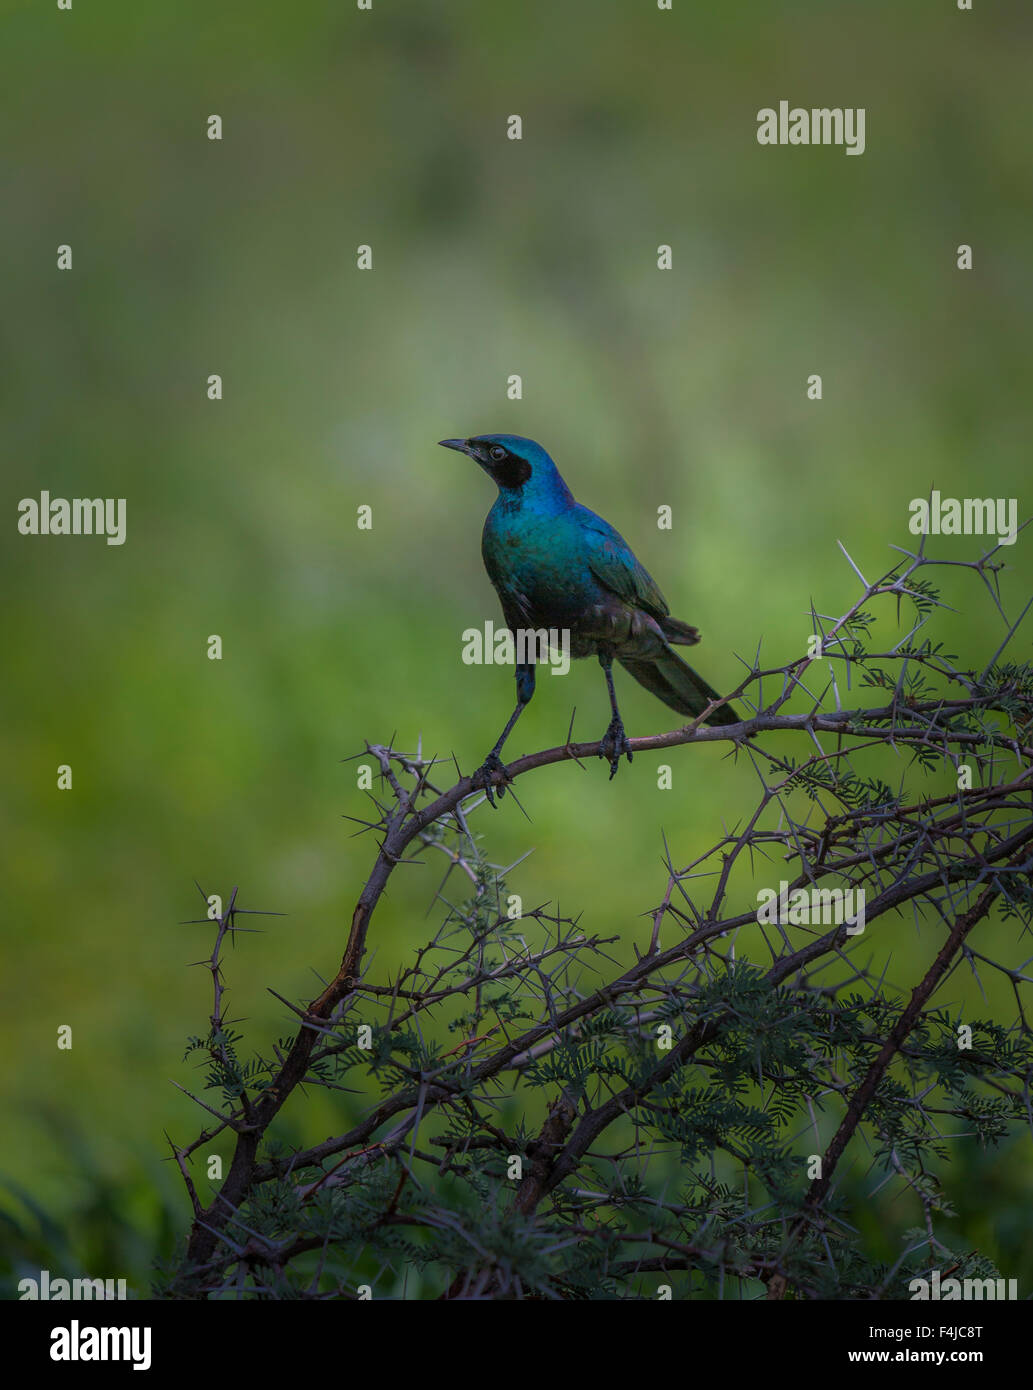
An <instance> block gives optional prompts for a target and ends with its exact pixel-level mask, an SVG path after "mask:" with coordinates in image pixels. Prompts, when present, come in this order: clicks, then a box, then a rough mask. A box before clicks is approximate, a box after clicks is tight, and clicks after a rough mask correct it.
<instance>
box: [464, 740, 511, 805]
mask: <svg viewBox="0 0 1033 1390" xmlns="http://www.w3.org/2000/svg"><path fill="white" fill-rule="evenodd" d="M512 780H513V779H512V777H510V775H509V773H508V772H507V771H506V764H505V763H504V762H503V761H502V759H501V758H500V757H499V755H498V754H497V753H489V754H488V756H487V757H486V758H485V760H484V762H483V763H482V764H481V765H480V767H479V768H478V769H477V771H476V772H475V773H474V775H473V776H472V777H471V778H470V781H471V783H472V785H473V786H475V787H479V788H481V787H482V788H483V789H484V795H485V796H486V797H487V799H488V805H489V806H494V805H495V797H494V795H493V791H492V789H493V787H494V786H496V785H497V786H498V793H499V800H500V801H501V800H502V798H503V797H504V796H505V795H506V787H507V786H508V785H509V783H510V782H512Z"/></svg>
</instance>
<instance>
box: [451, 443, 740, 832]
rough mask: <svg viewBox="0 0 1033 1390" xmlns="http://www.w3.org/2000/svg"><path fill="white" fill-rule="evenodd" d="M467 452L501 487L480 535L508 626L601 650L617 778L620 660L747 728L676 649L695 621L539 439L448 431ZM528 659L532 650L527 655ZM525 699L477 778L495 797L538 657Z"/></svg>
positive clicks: (523, 678) (675, 698) (524, 669)
mask: <svg viewBox="0 0 1033 1390" xmlns="http://www.w3.org/2000/svg"><path fill="white" fill-rule="evenodd" d="M438 442H439V444H440V445H441V446H442V448H445V449H455V450H456V451H457V452H459V453H461V454H466V455H467V456H468V457H469V458H471V459H472V460H473V461H474V462H475V463H477V464H479V465H480V467H481V468H482V469H483V470H484V472H485V473H487V475H488V477H489V478H490V479H491V480H492V482H494V483H495V484H496V486H497V487H498V496H497V498H496V499H495V504H494V506H493V507H492V508H491V510H490V511H489V513H488V516H487V518H486V520H485V523H484V531H483V534H482V537H481V555H482V557H483V560H484V567H485V569H486V570H487V572H488V577H489V579H490V580H491V582H492V584H493V586H494V588H495V591H496V593H497V594H498V596H499V599H500V600H501V603H502V613H503V617H504V618H505V621H506V626H507V627H508V628H509V630H510V631H511V632H512V633H513V634H514V636H515V635H516V633H517V632H518V630H520V629H523V630H525V631H527V630H530V629H541V628H547V629H548V628H552V629H558V630H561V631H563V630H565V631H566V632H567V633H569V642H570V655H571V656H572V657H574V658H579V657H587V656H593V655H594V656H597V657H598V659H599V664H600V665H601V666H602V668H603V672H604V674H605V676H606V687H607V691H608V693H609V697H610V709H611V711H612V714H613V717H612V719H611V720H610V724H609V727H608V728H607V730H606V733H605V735H604V736H603V739H602V741H601V743H600V752H599V756H600V757H602V758H604V759H606V760H607V761H608V762H609V764H610V780H611V781H612V780H613V778H614V776H615V775H616V773H617V769H618V767H619V766H620V760H621V756H622V754H624V755H626V756H627V759H628V762H629V763H630V762H631V760H632V752H631V745H630V743H629V742H628V738H627V735H626V733H625V731H624V722H623V720H622V719H621V715H620V710H619V708H618V705H617V695H616V692H615V690H614V685H613V663H614V661H615V660H616V661H617V662H619V663H620V665H621V666H623V667H624V669H625V670H626V671H627V672H628V674H629V675H631V676H633V677H634V679H635V680H636V681H638V683H639V684H640V685H643V686H645V688H646V689H647V690H649V691H651V692H652V694H654V695H656V696H657V697H658V698H659V699H661V700H662V701H663V702H664V704H665V705H668V706H669V707H670V708H671V709H673V710H676V711H677V712H678V713H679V714H685V715H691V716H693V717H695V716H698V715H701V714H702V713H703V712H704V711H705V710H707V709H708V708H709V707H710V706H711V705H712V704H715V702H719V703H716V707H715V708H713V709H710V710H709V713H708V714H707V717H706V722H707V723H708V724H723V725H727V724H737V723H739V722H740V719H741V716H740V715H739V714H738V713H737V711H736V710H735V709H734V708H733V707H732V706H731V705H730V704H728V703H727V701H722V697H721V696H720V695H719V694H718V693H717V691H716V690H714V689H713V688H712V687H711V686H710V685H708V684H707V682H706V681H705V680H704V679H703V677H702V676H700V675H698V674H697V673H696V672H695V671H694V670H693V669H692V667H691V666H689V665H687V663H686V662H684V661H683V660H682V659H681V657H680V656H679V655H678V654H677V653H676V652H675V651H674V647H675V646H687V647H691V646H694V645H695V644H696V643H697V642H698V641H699V640H700V633H699V631H698V629H697V628H695V627H692V626H691V625H690V624H688V623H683V622H680V621H679V620H678V619H677V618H672V617H671V614H670V610H669V609H668V606H667V602H666V600H665V599H664V596H663V594H662V593H661V592H660V590H659V588H658V587H657V585H656V582H655V581H654V580H653V578H652V576H651V575H650V574H649V573H648V571H647V570H646V569H645V568H644V566H643V565H642V564H641V563H640V562H639V561H638V560H637V559H636V557H635V554H634V552H633V551H632V549H631V547H630V546H629V545H628V543H627V541H626V540H625V539H624V537H623V536H622V535H621V534H620V532H619V531H616V530H615V529H614V528H613V527H612V526H611V525H610V524H609V522H608V521H604V520H603V518H602V517H601V516H597V515H596V513H595V512H593V511H590V510H589V508H588V507H585V506H583V505H582V504H581V503H580V502H576V501H575V500H574V496H573V494H572V493H571V491H570V488H569V487H568V486H567V484H566V483H565V482H564V480H563V477H562V475H561V474H560V471H559V469H558V468H557V467H556V465H555V463H554V462H553V461H552V459H551V458H550V456H549V455H548V453H546V451H545V449H543V448H542V446H541V445H540V444H537V443H536V442H535V441H534V440H533V439H525V438H523V436H521V435H516V434H480V435H474V436H471V437H470V438H469V439H441V440H439V441H438ZM525 655H526V651H525ZM516 688H517V704H516V708H515V709H514V711H513V713H512V714H511V715H510V718H509V721H508V722H507V724H506V727H505V728H504V729H503V730H502V733H501V734H500V735H499V738H498V741H497V742H496V744H495V746H494V748H492V750H491V752H490V753H489V754H488V756H487V758H485V760H484V762H483V764H482V765H481V767H480V768H478V770H477V772H476V773H475V774H474V777H473V784H474V785H475V786H477V787H483V788H484V789H485V790H486V792H487V799H488V801H489V802H490V803H491V805H492V806H494V805H495V801H494V797H493V795H492V789H493V786H497V788H498V793H499V796H500V797H501V796H503V795H504V794H505V788H506V784H507V783H508V782H509V781H510V780H511V779H510V777H509V774H508V772H507V770H506V767H505V764H504V763H503V762H502V759H501V756H500V754H501V752H502V748H503V745H504V744H505V742H506V739H507V738H508V737H509V735H510V733H511V732H512V730H513V726H514V724H515V723H516V722H517V720H518V719H519V717H520V715H521V714H522V713H523V711H524V709H526V707H527V705H528V703H529V702H530V700H531V697H532V696H533V694H534V688H535V670H534V664H533V663H531V662H521V661H519V659H518V662H517V666H516Z"/></svg>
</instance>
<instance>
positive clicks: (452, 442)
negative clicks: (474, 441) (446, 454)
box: [438, 439, 470, 454]
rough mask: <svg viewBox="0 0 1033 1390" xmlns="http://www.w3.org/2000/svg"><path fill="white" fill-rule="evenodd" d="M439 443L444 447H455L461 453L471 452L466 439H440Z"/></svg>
mask: <svg viewBox="0 0 1033 1390" xmlns="http://www.w3.org/2000/svg"><path fill="white" fill-rule="evenodd" d="M438 443H439V444H440V445H441V447H442V448H443V449H455V450H456V451H457V452H458V453H460V454H468V453H469V452H470V450H469V447H468V446H467V443H466V440H465V439H439V440H438Z"/></svg>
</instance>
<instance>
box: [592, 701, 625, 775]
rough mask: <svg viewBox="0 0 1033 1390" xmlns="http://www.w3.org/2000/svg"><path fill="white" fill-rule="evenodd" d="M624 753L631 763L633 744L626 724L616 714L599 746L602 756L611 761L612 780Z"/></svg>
mask: <svg viewBox="0 0 1033 1390" xmlns="http://www.w3.org/2000/svg"><path fill="white" fill-rule="evenodd" d="M622 753H626V754H627V757H628V762H629V763H630V762H631V744H630V743H629V742H628V736H627V734H626V733H625V732H624V724H623V723H622V721H621V720H620V719H618V718H617V717H616V716H614V718H613V719H611V720H610V727H609V728H608V729H607V730H606V733H605V734H604V735H603V741H602V744H601V745H600V748H599V756H600V758H606V759H608V761H609V764H610V781H611V782H612V781H613V779H614V778H615V777H616V775H617V769H618V768H619V767H620V763H621V754H622Z"/></svg>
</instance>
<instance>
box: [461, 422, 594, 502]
mask: <svg viewBox="0 0 1033 1390" xmlns="http://www.w3.org/2000/svg"><path fill="white" fill-rule="evenodd" d="M439 443H440V444H441V445H442V447H443V448H445V449H456V450H458V452H459V453H461V454H467V455H469V457H470V458H472V459H473V461H474V462H475V463H479V464H480V466H481V467H482V468H483V469H484V471H485V473H487V475H488V477H489V478H491V480H492V482H494V483H495V484H496V485H497V486H498V488H499V490H500V492H505V493H510V494H514V493H515V494H527V495H528V496H537V497H543V498H544V497H548V496H552V497H556V498H563V499H564V500H566V499H569V498H570V492H569V490H568V489H567V485H566V484H565V483H564V481H563V479H562V478H561V477H560V475H559V471H558V470H557V468H556V465H555V464H554V463H553V461H552V459H551V458H550V457H549V455H548V454H547V453H546V452H545V450H544V449H543V448H542V446H541V445H540V444H536V443H535V442H534V440H533V439H524V438H523V436H522V435H519V434H478V435H474V436H473V438H471V439H442V440H440V441H439Z"/></svg>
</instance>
